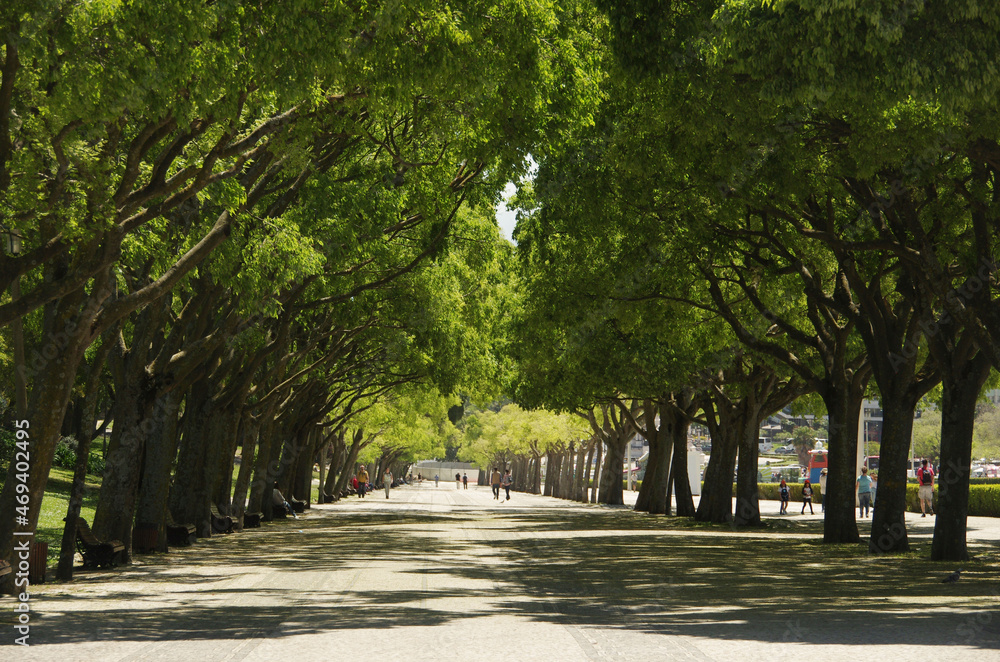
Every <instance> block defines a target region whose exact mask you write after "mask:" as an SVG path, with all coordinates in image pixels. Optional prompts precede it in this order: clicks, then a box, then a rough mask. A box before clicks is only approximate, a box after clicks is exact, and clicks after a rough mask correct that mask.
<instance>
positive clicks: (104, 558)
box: [76, 517, 125, 568]
mask: <svg viewBox="0 0 1000 662" xmlns="http://www.w3.org/2000/svg"><path fill="white" fill-rule="evenodd" d="M76 548H77V550H78V551H79V552H80V554H81V555H82V556H83V567H85V568H97V567H101V568H110V567H112V566H114V565H115V564H116V563H118V561H119V560H120V556H121V554H122V553H123V552H124V551H125V545H124V544H122V542H121V541H120V540H108V541H107V542H102V541H100V540H98V539H97V536H95V535H94V532H93V531H91V530H90V525H89V524H87V520H85V519H83V518H82V517H77V518H76Z"/></svg>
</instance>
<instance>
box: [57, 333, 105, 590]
mask: <svg viewBox="0 0 1000 662" xmlns="http://www.w3.org/2000/svg"><path fill="white" fill-rule="evenodd" d="M113 335H114V334H105V336H104V340H103V341H102V342H101V346H100V347H99V348H98V350H97V352H96V353H95V354H94V360H93V362H92V363H91V365H90V372H89V374H88V376H87V384H86V387H85V390H84V396H83V406H82V407H81V409H82V412H81V417H80V427H79V430H78V431H77V432H78V436H77V442H76V466H75V467H74V471H73V487H72V488H71V491H70V497H69V505H68V508H67V509H66V524H65V526H64V527H63V537H62V544H61V546H60V549H59V565H58V567H57V568H56V577H57V578H58V579H61V580H63V581H68V580H70V579H73V560H74V558H75V557H76V519H77V518H78V517H79V516H80V507H81V506H82V505H83V492H84V488H85V486H86V481H87V466H88V465H89V463H90V446H91V443H92V441H93V439H94V423H95V418H96V410H97V394H98V390H99V387H100V384H101V380H100V377H101V372H102V371H103V370H104V361H105V360H106V359H107V357H108V353H109V352H110V350H111V346H112V340H111V339H112V337H113Z"/></svg>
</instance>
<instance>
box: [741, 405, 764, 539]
mask: <svg viewBox="0 0 1000 662" xmlns="http://www.w3.org/2000/svg"><path fill="white" fill-rule="evenodd" d="M745 400H746V407H747V408H748V409H751V410H752V411H748V412H747V415H746V416H745V417H744V418H743V427H742V429H741V430H740V431H739V435H740V439H739V463H738V465H737V469H736V518H735V522H736V524H738V525H740V526H760V525H761V521H760V496H759V493H758V490H757V472H758V470H759V467H758V463H757V458H758V457H759V454H760V446H759V438H760V423H761V417H760V408H759V407H757V406H756V400H757V397H756V394H751V395H749V396H747V398H746V399H745Z"/></svg>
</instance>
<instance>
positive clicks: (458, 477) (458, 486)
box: [455, 474, 462, 490]
mask: <svg viewBox="0 0 1000 662" xmlns="http://www.w3.org/2000/svg"><path fill="white" fill-rule="evenodd" d="M455 489H456V490H460V489H462V474H455Z"/></svg>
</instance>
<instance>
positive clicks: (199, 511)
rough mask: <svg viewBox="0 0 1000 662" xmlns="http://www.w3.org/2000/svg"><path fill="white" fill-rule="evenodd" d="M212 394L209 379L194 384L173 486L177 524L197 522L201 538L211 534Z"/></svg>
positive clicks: (188, 404) (171, 495)
mask: <svg viewBox="0 0 1000 662" xmlns="http://www.w3.org/2000/svg"><path fill="white" fill-rule="evenodd" d="M211 396H212V391H211V389H210V385H209V382H208V380H207V379H199V380H198V381H196V382H195V383H194V384H192V386H191V389H190V391H189V393H188V396H187V407H186V408H185V410H184V421H183V424H182V436H181V441H180V451H179V453H178V457H177V472H176V475H175V476H174V484H173V486H172V488H171V490H170V512H171V513H172V514H173V516H174V519H175V520H176V521H177V523H178V524H194V525H195V526H196V527H197V528H198V537H199V538H208V537H210V536H211V535H212V517H211V500H212V485H211V483H210V482H209V481H208V480H207V475H208V472H209V469H208V467H207V466H206V465H207V464H208V457H207V452H206V451H207V447H208V446H209V445H210V443H211V442H210V439H211V434H212V428H213V427H214V426H213V425H212V419H213V417H214V415H215V408H214V407H213V403H212V397H211ZM115 427H116V428H117V427H118V426H117V424H116V425H115Z"/></svg>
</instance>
